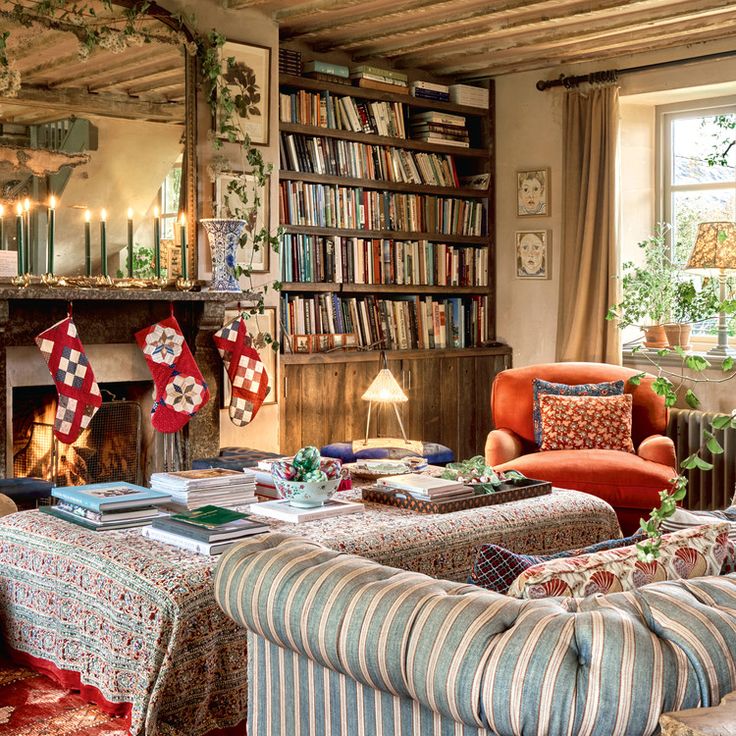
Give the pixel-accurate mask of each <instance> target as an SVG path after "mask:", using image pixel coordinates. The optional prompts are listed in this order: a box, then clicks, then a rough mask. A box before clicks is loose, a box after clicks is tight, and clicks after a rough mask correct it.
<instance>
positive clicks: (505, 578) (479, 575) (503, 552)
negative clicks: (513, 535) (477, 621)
mask: <svg viewBox="0 0 736 736" xmlns="http://www.w3.org/2000/svg"><path fill="white" fill-rule="evenodd" d="M643 538H644V535H643V533H642V532H639V533H637V534H634V535H632V536H630V537H620V538H619V539H607V540H605V541H603V542H598V543H597V544H592V545H590V547H583V548H582V549H581V548H578V549H568V550H565V551H563V552H557V553H556V554H554V555H519V554H516V552H512V551H511V550H509V549H505V548H504V547H499V546H498V545H497V544H484V545H483V546H482V547H481V548H480V550H479V551H478V555H477V557H476V558H475V563H474V564H473V570H472V572H471V574H470V578H469V579H468V582H469V583H473V585H477V586H478V587H479V588H485V589H486V590H492V591H493V592H494V593H501V594H502V595H505V594H506V593H507V592H508V589H509V587H510V585H511V583H513V582H514V580H516V578H518V577H519V575H521V573H523V572H524V571H525V570H528V569H529V568H530V567H532V566H533V565H538V564H539V563H540V562H546V561H547V560H557V559H560V558H564V557H578V556H580V555H587V554H592V553H593V552H601V551H603V550H607V549H615V548H617V547H627V546H629V545H632V544H636V543H637V542H639V541H641V540H642V539H643Z"/></svg>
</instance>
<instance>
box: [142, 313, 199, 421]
mask: <svg viewBox="0 0 736 736" xmlns="http://www.w3.org/2000/svg"><path fill="white" fill-rule="evenodd" d="M135 340H136V342H137V343H138V347H139V348H140V349H141V350H142V351H143V355H145V357H146V363H148V369H149V370H150V371H151V376H152V377H153V383H154V385H155V388H154V392H153V409H151V424H153V427H154V429H156V430H158V431H159V432H162V433H165V434H168V433H171V432H177V431H179V430H180V429H181V428H182V427H183V426H184V425H185V424H186V423H187V422H188V421H189V419H190V418H191V417H193V416H194V415H195V414H196V413H197V412H198V411H199V410H200V409H201V408H202V407H203V406H204V405H205V404H206V403H207V402H208V401H209V398H210V392H209V389H208V388H207V384H206V383H205V382H204V380H203V378H202V374H201V373H200V372H199V368H198V367H197V364H196V363H195V362H194V357H193V356H192V353H191V351H190V350H189V347H188V346H187V344H186V342H184V335H183V334H182V332H181V328H180V327H179V323H178V322H177V321H176V317H174V315H173V314H172V315H171V317H169V318H168V319H164V320H161V322H157V323H156V324H155V325H151V326H150V327H146V329H145V330H141V331H140V332H136V334H135Z"/></svg>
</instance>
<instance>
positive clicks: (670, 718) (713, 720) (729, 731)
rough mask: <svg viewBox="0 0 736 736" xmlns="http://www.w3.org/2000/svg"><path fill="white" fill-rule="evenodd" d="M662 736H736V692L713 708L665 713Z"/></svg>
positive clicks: (661, 721)
mask: <svg viewBox="0 0 736 736" xmlns="http://www.w3.org/2000/svg"><path fill="white" fill-rule="evenodd" d="M659 725H660V726H661V727H662V736H736V692H733V693H729V694H728V695H726V696H725V697H724V698H723V700H721V702H720V703H719V704H718V705H716V706H714V707H712V708H690V709H689V710H678V711H676V712H673V713H663V714H662V715H661V716H660V718H659Z"/></svg>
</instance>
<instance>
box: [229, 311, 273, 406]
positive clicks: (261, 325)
mask: <svg viewBox="0 0 736 736" xmlns="http://www.w3.org/2000/svg"><path fill="white" fill-rule="evenodd" d="M239 314H240V310H238V309H226V310H225V322H224V323H225V324H228V323H229V322H232V320H234V319H235V318H236V317H237V316H238V315H239ZM246 317H247V319H246V320H245V326H246V327H247V328H248V334H249V335H250V336H251V337H252V338H253V339H255V338H256V337H257V336H258V333H260V332H268V334H269V335H271V337H273V338H274V339H276V337H277V335H276V307H266V308H265V309H264V310H263V314H255V315H254V314H247V313H246ZM257 350H258V355H260V356H261V361H262V362H263V366H264V368H265V369H266V375H267V376H268V387H269V392H268V394H266V398H265V400H264V402H263V405H264V406H266V405H267V404H275V403H277V400H278V399H277V396H276V393H277V391H276V387H277V386H278V385H279V384H278V380H277V379H278V375H277V371H278V361H277V360H276V351H275V350H274V349H273V348H272V347H271V345H266V346H264V347H262V348H257ZM222 402H223V403H222V405H223V408H225V407H228V406H229V405H230V378H229V377H228V375H227V371H226V370H224V369H223V379H222Z"/></svg>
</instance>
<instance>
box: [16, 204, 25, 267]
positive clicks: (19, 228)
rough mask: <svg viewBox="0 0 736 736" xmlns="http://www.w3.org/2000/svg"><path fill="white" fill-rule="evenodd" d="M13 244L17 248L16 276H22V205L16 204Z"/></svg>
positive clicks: (23, 265)
mask: <svg viewBox="0 0 736 736" xmlns="http://www.w3.org/2000/svg"><path fill="white" fill-rule="evenodd" d="M15 242H16V245H17V248H18V276H22V275H23V273H24V272H25V264H24V261H23V250H24V247H25V246H24V245H23V205H22V204H21V203H20V202H18V205H17V206H16V208H15Z"/></svg>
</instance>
